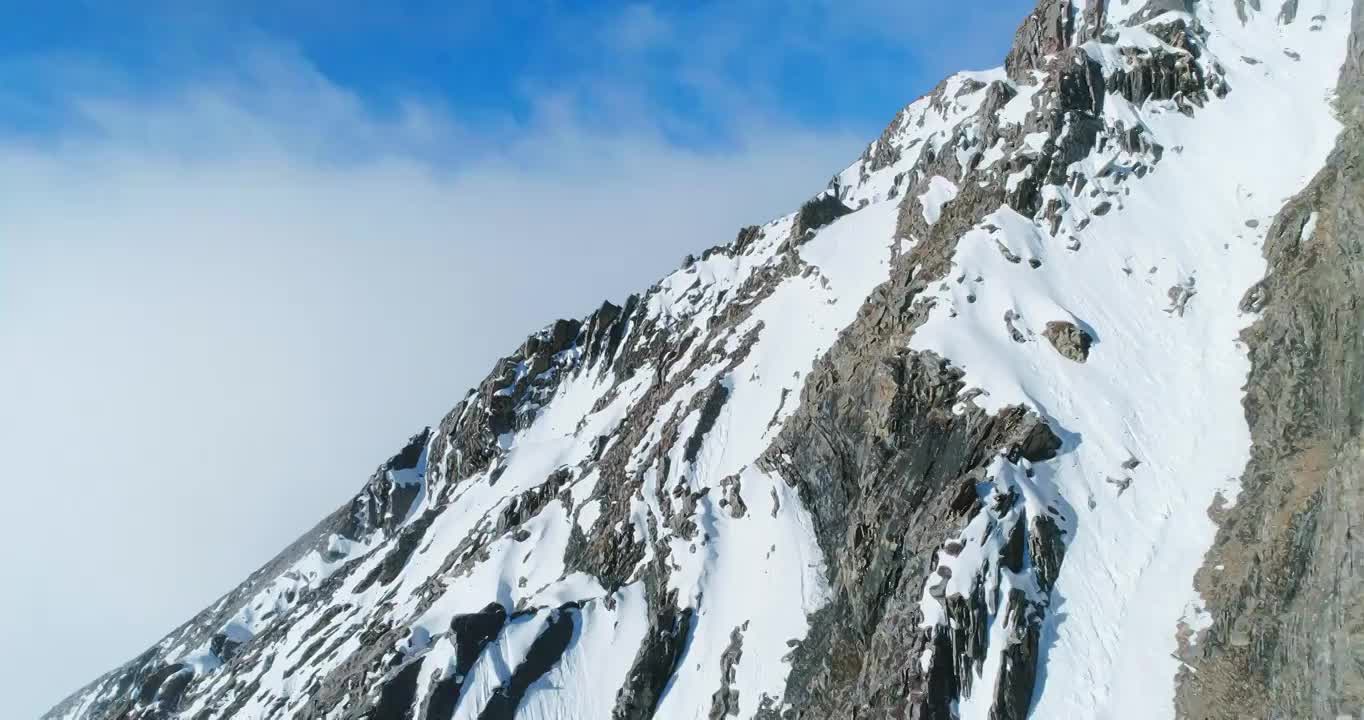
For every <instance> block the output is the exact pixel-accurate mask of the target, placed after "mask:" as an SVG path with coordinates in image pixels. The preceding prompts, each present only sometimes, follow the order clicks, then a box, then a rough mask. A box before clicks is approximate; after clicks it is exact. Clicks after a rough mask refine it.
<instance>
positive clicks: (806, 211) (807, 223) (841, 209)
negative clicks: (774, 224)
mask: <svg viewBox="0 0 1364 720" xmlns="http://www.w3.org/2000/svg"><path fill="white" fill-rule="evenodd" d="M850 212H852V208H850V207H848V206H847V205H844V204H843V201H842V200H840V199H839V198H838V194H837V193H836V192H832V193H831V192H823V193H820V194H819V195H817V196H815V198H814V199H813V200H810V201H809V202H806V203H805V204H804V205H801V206H800V212H798V213H796V222H795V225H794V229H793V230H792V231H791V236H792V237H793V238H796V240H797V242H800V241H801V240H802V239H803V238H805V237H806V236H807V235H808V233H809V232H810V231H811V230H818V229H819V228H822V227H824V226H825V225H828V224H829V223H831V222H833V221H835V220H837V219H838V218H840V217H843V216H844V215H847V214H848V213H850Z"/></svg>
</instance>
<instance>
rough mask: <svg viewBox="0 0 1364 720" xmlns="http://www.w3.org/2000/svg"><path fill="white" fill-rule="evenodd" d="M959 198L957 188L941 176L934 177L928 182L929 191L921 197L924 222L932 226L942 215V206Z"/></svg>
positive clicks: (920, 202)
mask: <svg viewBox="0 0 1364 720" xmlns="http://www.w3.org/2000/svg"><path fill="white" fill-rule="evenodd" d="M956 196H957V186H956V185H953V184H952V181H950V180H948V179H947V178H945V177H943V176H941V175H934V176H933V177H932V178H930V179H929V181H928V189H927V190H925V191H924V192H923V194H922V195H920V196H919V204H920V205H922V206H923V214H924V220H925V221H926V222H927V223H928V224H929V225H932V224H933V223H935V222H937V221H938V217H939V216H941V215H942V206H943V205H945V204H947V203H948V202H949V201H951V200H952V198H955V197H956Z"/></svg>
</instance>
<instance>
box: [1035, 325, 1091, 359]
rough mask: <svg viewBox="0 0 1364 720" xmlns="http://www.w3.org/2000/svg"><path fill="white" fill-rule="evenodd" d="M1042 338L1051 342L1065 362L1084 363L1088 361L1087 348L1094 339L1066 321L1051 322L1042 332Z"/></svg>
mask: <svg viewBox="0 0 1364 720" xmlns="http://www.w3.org/2000/svg"><path fill="white" fill-rule="evenodd" d="M1042 337H1045V338H1046V339H1047V340H1049V341H1050V342H1051V346H1052V347H1054V348H1056V352H1058V353H1061V356H1062V357H1064V358H1066V359H1067V360H1074V361H1075V362H1081V363H1082V362H1084V361H1086V360H1088V359H1089V346H1090V345H1092V344H1093V342H1094V338H1093V337H1092V336H1091V335H1090V334H1089V333H1087V332H1085V331H1084V330H1082V329H1081V328H1080V327H1079V326H1078V325H1076V324H1075V323H1073V322H1069V321H1066V320H1052V321H1051V322H1048V323H1047V327H1046V329H1045V330H1043V331H1042Z"/></svg>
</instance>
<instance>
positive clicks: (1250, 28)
mask: <svg viewBox="0 0 1364 720" xmlns="http://www.w3.org/2000/svg"><path fill="white" fill-rule="evenodd" d="M1198 12H1199V15H1200V18H1201V19H1202V20H1203V21H1204V23H1205V24H1206V25H1208V26H1209V27H1210V28H1214V32H1213V33H1212V35H1211V37H1210V39H1209V46H1210V48H1211V49H1212V51H1213V52H1214V53H1215V54H1216V55H1217V56H1218V57H1222V58H1235V57H1239V56H1241V55H1250V56H1254V57H1258V58H1261V59H1263V60H1264V62H1263V64H1261V65H1258V66H1255V67H1254V68H1253V69H1251V68H1247V67H1246V66H1244V65H1241V64H1238V63H1225V62H1224V63H1223V65H1224V67H1226V70H1227V80H1228V83H1229V84H1230V86H1231V87H1232V92H1231V93H1230V94H1228V95H1227V97H1226V98H1225V99H1223V100H1219V101H1216V102H1209V103H1208V104H1207V105H1206V107H1204V108H1201V109H1199V110H1197V111H1196V113H1195V115H1194V117H1193V118H1192V119H1190V118H1187V117H1185V116H1183V115H1181V114H1179V113H1173V112H1159V107H1158V106H1154V104H1153V106H1152V107H1148V108H1143V109H1135V108H1132V107H1131V106H1130V105H1129V104H1126V103H1109V104H1108V105H1109V106H1110V107H1109V110H1108V111H1109V113H1110V117H1111V118H1113V119H1118V118H1127V119H1128V120H1129V126H1130V119H1131V118H1132V116H1133V115H1137V116H1139V117H1140V120H1141V122H1143V123H1144V124H1145V125H1146V126H1147V127H1148V128H1149V129H1150V130H1151V132H1152V134H1153V135H1154V137H1156V138H1158V139H1159V141H1160V142H1161V143H1162V144H1164V145H1165V146H1166V147H1167V148H1173V147H1176V146H1182V147H1183V148H1184V151H1183V152H1179V153H1177V152H1169V153H1167V154H1166V155H1165V157H1164V159H1163V160H1162V161H1161V162H1160V163H1159V165H1158V166H1157V168H1156V170H1155V171H1154V172H1153V173H1151V174H1149V175H1148V176H1147V177H1146V178H1144V179H1140V180H1139V179H1136V178H1129V179H1128V180H1127V181H1126V183H1127V186H1128V187H1130V190H1131V192H1130V194H1124V195H1121V196H1119V197H1116V198H1114V204H1115V207H1114V209H1113V210H1112V212H1110V213H1109V214H1107V215H1104V216H1092V217H1090V218H1089V219H1090V220H1091V222H1090V224H1089V225H1088V226H1087V227H1086V228H1085V229H1084V230H1077V231H1075V233H1074V234H1075V235H1076V236H1077V237H1078V239H1079V240H1080V241H1081V245H1082V249H1081V250H1079V251H1077V252H1067V251H1064V250H1062V248H1061V245H1062V239H1061V238H1059V237H1058V238H1052V237H1050V235H1049V233H1048V232H1047V231H1046V230H1045V229H1044V228H1042V227H1039V226H1036V225H1035V224H1034V223H1033V222H1032V221H1031V220H1030V219H1027V218H1023V217H1021V216H1018V215H1017V213H1013V212H1012V211H1011V210H1007V209H1001V211H999V212H997V213H995V214H994V215H993V216H991V217H990V218H987V221H988V222H992V223H994V224H995V225H997V226H999V227H1000V228H1001V232H1000V235H1002V236H1003V239H1002V241H1001V242H1002V243H1003V244H1005V245H1007V246H1009V247H1011V248H1016V247H1019V246H1028V247H1033V248H1036V250H1037V252H1038V255H1039V257H1041V258H1043V259H1044V262H1043V263H1042V265H1041V266H1040V267H1039V268H1036V269H1034V268H1031V267H1029V266H1028V265H1026V264H1015V263H1010V262H1008V261H1007V260H1006V259H1005V258H1004V257H1003V256H1002V255H1001V253H999V252H998V251H997V250H996V249H995V248H994V247H993V246H992V243H991V242H987V239H988V238H989V233H988V232H987V231H985V230H984V229H983V225H984V223H982V224H981V226H978V227H977V228H976V229H974V230H972V231H971V232H969V233H968V234H967V235H966V236H965V237H964V238H963V239H962V241H961V243H960V245H959V247H958V250H957V253H956V255H955V256H954V263H955V265H956V268H957V272H960V273H963V274H964V275H966V276H967V277H976V276H979V277H981V278H983V282H968V283H963V284H962V285H956V284H949V285H948V286H947V289H946V290H943V291H940V292H939V296H940V303H939V306H938V307H937V308H936V309H935V310H934V311H933V312H932V315H931V317H930V319H929V321H928V322H927V323H925V325H924V326H923V327H922V328H920V329H919V331H918V332H917V333H916V335H915V336H914V338H913V340H912V341H911V347H913V348H914V349H918V350H933V351H936V352H939V353H941V354H942V355H944V356H945V357H947V358H949V359H950V360H951V361H952V362H953V363H955V364H956V365H958V366H960V367H962V368H963V369H964V370H965V372H966V378H965V380H966V383H967V385H968V386H969V387H973V388H979V389H982V390H984V391H985V394H984V395H982V396H981V397H978V398H977V399H976V400H975V402H976V403H977V404H980V405H982V406H983V407H985V408H986V409H987V410H990V411H997V410H998V409H1000V408H1002V407H1004V406H1006V405H1010V404H1015V403H1021V404H1024V405H1027V406H1029V407H1032V408H1034V409H1035V410H1037V411H1038V412H1040V413H1041V414H1043V415H1044V416H1046V417H1048V418H1049V419H1050V420H1051V422H1052V424H1053V426H1054V427H1056V428H1059V429H1060V434H1061V436H1062V437H1063V439H1064V440H1065V447H1064V449H1063V453H1062V455H1061V456H1060V457H1059V458H1057V459H1056V460H1055V461H1052V462H1051V463H1048V464H1049V465H1052V466H1053V471H1052V473H1051V477H1050V482H1052V483H1054V485H1055V490H1056V491H1057V492H1058V493H1059V494H1060V495H1061V496H1062V497H1064V498H1065V499H1066V501H1067V502H1068V505H1069V506H1070V507H1071V508H1072V509H1073V512H1074V513H1075V514H1076V516H1077V517H1076V524H1075V532H1074V533H1073V538H1072V539H1071V541H1070V543H1069V545H1068V549H1067V554H1066V557H1065V562H1064V564H1063V565H1062V568H1061V573H1060V577H1059V578H1058V581H1057V585H1056V588H1055V592H1054V596H1053V600H1052V602H1053V605H1059V606H1061V607H1063V608H1064V611H1063V612H1061V613H1051V614H1049V616H1048V620H1047V624H1046V626H1045V628H1044V637H1043V647H1044V652H1045V664H1046V665H1045V667H1046V669H1045V679H1044V680H1043V681H1042V682H1041V683H1040V686H1039V689H1038V695H1037V697H1036V698H1035V706H1034V709H1033V715H1034V716H1036V717H1102V718H1150V717H1172V716H1173V693H1174V678H1175V674H1176V672H1177V670H1178V661H1177V660H1175V658H1174V654H1175V653H1176V651H1177V634H1178V630H1177V627H1178V626H1179V624H1180V622H1181V620H1182V621H1183V622H1184V624H1185V626H1186V627H1188V628H1190V629H1194V630H1198V629H1206V627H1208V623H1210V622H1211V618H1210V617H1209V616H1208V615H1207V614H1206V611H1203V610H1202V602H1201V600H1199V599H1198V597H1197V594H1196V593H1195V592H1194V590H1193V576H1194V573H1195V571H1196V570H1197V569H1198V567H1199V566H1200V565H1201V564H1202V558H1203V555H1204V553H1205V552H1206V550H1207V548H1208V547H1209V546H1210V544H1211V542H1212V539H1213V536H1214V533H1215V531H1216V528H1215V526H1214V525H1213V523H1212V521H1211V520H1210V519H1209V517H1208V515H1207V511H1208V508H1209V506H1210V505H1211V504H1212V503H1213V502H1214V500H1215V498H1217V497H1218V496H1219V495H1222V496H1227V497H1234V495H1235V492H1236V487H1237V478H1238V477H1239V475H1240V473H1241V471H1242V469H1243V467H1244V465H1245V463H1246V460H1247V459H1248V454H1249V447H1250V436H1249V430H1248V428H1247V426H1246V422H1245V418H1244V415H1243V413H1242V408H1241V398H1242V396H1243V391H1242V386H1243V384H1244V382H1245V378H1246V375H1247V372H1248V371H1249V364H1248V361H1247V359H1246V357H1245V354H1244V351H1243V349H1242V348H1241V347H1239V346H1238V343H1237V338H1238V335H1239V333H1240V331H1241V330H1242V329H1244V328H1245V327H1246V325H1247V324H1248V323H1249V322H1251V321H1252V320H1253V318H1250V317H1247V316H1243V315H1241V314H1240V313H1238V312H1237V303H1238V300H1239V299H1240V297H1241V295H1242V293H1243V292H1244V291H1245V289H1246V288H1247V287H1249V286H1250V285H1251V284H1252V283H1254V282H1255V281H1256V280H1258V279H1259V278H1260V277H1261V276H1262V275H1263V274H1264V271H1265V265H1264V260H1263V258H1262V255H1261V250H1262V244H1263V239H1264V232H1265V230H1266V229H1267V226H1268V220H1269V219H1270V218H1272V217H1273V216H1274V214H1275V213H1276V212H1277V211H1278V209H1279V207H1280V205H1281V204H1282V202H1283V199H1284V198H1287V197H1289V196H1291V195H1293V194H1294V193H1295V192H1297V191H1298V190H1299V189H1300V188H1302V187H1303V185H1304V184H1305V183H1306V181H1307V180H1308V178H1310V176H1311V175H1312V174H1313V173H1314V172H1315V171H1316V170H1317V168H1319V167H1320V166H1321V164H1322V162H1323V161H1324V160H1325V158H1326V155H1327V153H1328V152H1329V150H1330V149H1331V147H1332V145H1333V143H1334V141H1335V138H1336V135H1337V133H1338V131H1339V126H1338V124H1337V122H1336V121H1335V120H1334V119H1333V117H1332V115H1331V112H1330V108H1329V105H1328V103H1327V102H1326V99H1327V98H1328V97H1329V95H1330V93H1331V90H1332V87H1333V86H1334V83H1335V81H1336V76H1337V71H1338V68H1339V65H1340V61H1341V58H1342V57H1343V56H1344V40H1345V29H1346V28H1348V26H1349V5H1348V3H1344V2H1316V3H1309V6H1307V7H1303V8H1302V9H1301V10H1300V12H1299V15H1300V16H1302V17H1308V16H1312V15H1316V14H1322V15H1326V16H1327V18H1328V19H1327V21H1326V23H1325V26H1326V28H1327V29H1328V30H1333V32H1322V33H1313V34H1312V35H1311V36H1310V37H1309V36H1308V33H1309V32H1310V31H1309V30H1308V26H1307V25H1306V24H1305V23H1294V24H1292V25H1289V26H1283V27H1279V26H1277V25H1275V24H1274V18H1273V17H1272V16H1271V15H1263V16H1260V17H1255V18H1252V19H1251V20H1250V21H1249V22H1248V23H1247V24H1246V25H1245V26H1244V27H1242V26H1241V25H1240V23H1239V22H1233V23H1228V22H1218V23H1213V22H1211V20H1212V18H1213V17H1215V16H1223V17H1226V16H1233V17H1234V15H1233V14H1234V12H1235V10H1234V8H1233V7H1232V3H1231V2H1230V1H1229V0H1228V1H1225V2H1224V1H1220V0H1213V1H1211V2H1205V3H1200V6H1199V9H1198ZM1130 35H1131V37H1132V38H1134V42H1135V41H1136V40H1137V39H1141V38H1144V37H1145V36H1143V35H1141V33H1131V34H1130ZM1125 37H1126V36H1125ZM1142 42H1146V40H1144V39H1142ZM1284 47H1293V48H1295V49H1297V50H1298V51H1299V52H1300V53H1301V60H1300V61H1293V60H1292V59H1290V58H1287V57H1286V56H1285V55H1284V54H1283V52H1282V48H1284ZM1252 147H1253V148H1255V151H1254V152H1246V148H1252ZM1098 162H1099V160H1098V159H1095V158H1091V159H1089V160H1086V161H1085V163H1086V167H1085V168H1084V169H1085V170H1087V171H1088V172H1090V173H1092V175H1091V177H1093V176H1094V175H1097V174H1098V172H1097V171H1098V170H1099V169H1100V166H1099V165H1098V164H1097V163H1098ZM1094 182H1100V183H1103V182H1104V181H1103V180H1095V181H1094ZM1076 205H1078V206H1082V202H1081V201H1080V199H1077V200H1076ZM1248 219H1255V220H1258V227H1256V228H1250V227H1247V225H1246V220H1248ZM1314 225H1315V223H1314V222H1313V221H1312V220H1309V222H1308V224H1307V225H1305V226H1304V228H1303V235H1304V237H1310V230H1311V228H1312V227H1314ZM1015 252H1017V250H1015ZM1020 254H1022V253H1020ZM1149 269H1153V271H1151V270H1149ZM1129 271H1134V272H1129ZM1195 278H1196V280H1197V284H1196V288H1197V294H1196V296H1194V297H1193V298H1192V299H1191V300H1190V301H1189V303H1188V306H1187V311H1186V312H1185V313H1184V314H1183V315H1182V316H1180V315H1178V314H1174V313H1169V312H1167V310H1168V309H1169V307H1170V299H1169V298H1168V297H1167V289H1169V288H1170V287H1171V286H1174V285H1187V284H1188V283H1190V282H1191V281H1192V280H1193V279H1195ZM968 293H970V294H973V295H974V297H975V302H973V303H972V302H967V301H966V299H965V296H966V295H967V294H968ZM1008 310H1012V311H1014V312H1015V313H1017V314H1018V315H1020V316H1021V319H1016V320H1015V325H1016V326H1019V327H1020V329H1024V331H1025V335H1026V336H1027V340H1026V342H1023V343H1017V342H1014V340H1012V339H1011V338H1010V337H1009V335H1008V333H1007V330H1006V328H1005V327H1004V323H1003V322H1002V321H1001V317H1002V316H1003V315H1004V313H1005V312H1006V311H1008ZM953 311H954V312H953ZM1049 320H1072V321H1074V320H1079V321H1080V322H1081V323H1082V326H1087V327H1088V328H1089V329H1090V330H1092V331H1093V334H1094V335H1095V336H1096V342H1095V344H1094V346H1093V349H1092V351H1091V353H1090V356H1089V359H1088V362H1086V363H1084V364H1078V363H1074V362H1072V361H1070V360H1067V359H1065V358H1063V357H1061V356H1060V355H1059V354H1058V353H1056V352H1055V351H1054V350H1053V349H1052V348H1051V347H1050V345H1049V344H1048V343H1047V342H1046V340H1045V339H1043V338H1041V336H1040V332H1041V330H1042V329H1043V327H1044V326H1045V324H1046V322H1047V321H1049ZM1129 457H1136V458H1138V459H1140V460H1141V461H1142V464H1141V465H1139V466H1138V467H1136V468H1134V469H1132V470H1124V469H1123V468H1122V467H1121V465H1122V463H1123V462H1124V461H1125V460H1126V459H1127V458H1129ZM1124 476H1128V477H1131V479H1132V483H1131V486H1130V489H1129V490H1127V491H1126V492H1125V493H1123V494H1121V495H1118V494H1117V493H1116V492H1115V489H1114V486H1113V485H1111V484H1109V483H1107V482H1106V480H1107V479H1108V478H1121V477H1124ZM1091 499H1092V500H1093V503H1094V505H1093V507H1091V506H1090V501H1091ZM967 532H968V533H969V532H972V529H971V528H968V529H967ZM992 632H993V630H992ZM991 647H992V648H993V647H994V643H993V642H992V644H991ZM986 666H987V668H988V667H989V666H990V662H987V663H986ZM987 672H988V671H987ZM961 711H962V718H963V720H965V719H967V718H975V717H981V718H983V717H984V708H982V707H980V706H979V705H978V704H974V703H972V702H966V703H963V704H962V707H961Z"/></svg>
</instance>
